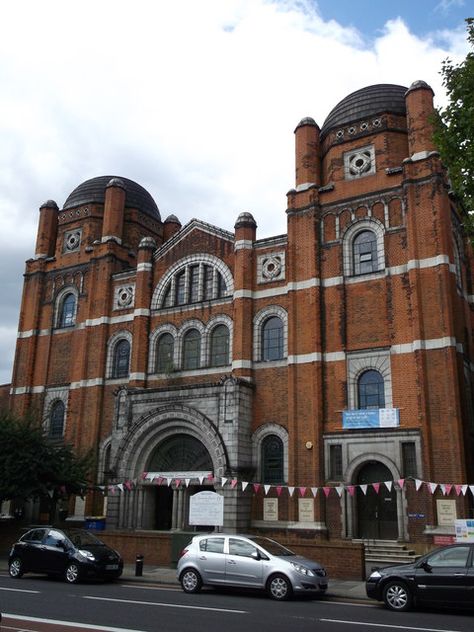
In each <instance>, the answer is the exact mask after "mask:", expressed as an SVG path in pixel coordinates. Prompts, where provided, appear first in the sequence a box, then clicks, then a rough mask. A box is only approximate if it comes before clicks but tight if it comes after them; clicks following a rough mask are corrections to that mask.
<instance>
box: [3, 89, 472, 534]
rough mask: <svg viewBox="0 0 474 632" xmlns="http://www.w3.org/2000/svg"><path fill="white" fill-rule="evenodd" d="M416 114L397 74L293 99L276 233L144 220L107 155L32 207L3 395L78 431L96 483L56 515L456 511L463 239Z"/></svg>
mask: <svg viewBox="0 0 474 632" xmlns="http://www.w3.org/2000/svg"><path fill="white" fill-rule="evenodd" d="M432 112H433V93H432V90H431V88H430V87H429V86H428V85H427V84H426V83H424V82H423V81H417V82H415V83H414V84H413V85H412V86H411V87H410V88H408V89H407V88H406V87H403V86H398V85H386V84H383V85H374V86H370V87H367V88H364V89H361V90H358V91H357V92H354V93H352V94H350V95H348V96H347V97H346V98H344V99H343V100H342V101H341V102H340V103H339V104H338V105H336V107H335V108H334V109H333V110H332V111H331V112H330V114H329V116H328V117H327V118H326V120H325V122H324V124H323V125H322V127H321V128H320V127H319V126H318V124H317V123H316V122H315V121H314V120H313V119H311V118H305V119H303V120H302V121H301V122H300V123H299V124H298V125H297V127H296V130H295V142H296V158H295V185H294V188H293V189H291V190H290V191H289V192H288V194H287V211H286V214H287V225H288V229H287V233H286V234H284V235H277V236H274V237H268V238H265V239H259V238H258V231H257V222H256V220H255V219H254V217H253V216H252V215H251V214H250V213H247V212H245V213H241V214H240V215H239V216H238V217H237V218H236V223H235V230H234V231H233V232H229V231H227V230H223V229H222V228H220V227H217V226H212V225H210V224H208V223H205V222H203V221H200V220H199V219H192V220H191V221H190V222H188V223H186V224H184V225H182V224H181V222H180V221H179V219H178V218H177V217H175V216H174V215H170V216H169V217H167V218H166V219H163V218H162V217H161V215H160V211H159V209H158V206H157V204H156V203H155V201H154V200H153V198H152V197H151V195H150V194H149V193H148V192H147V191H146V190H145V189H144V188H143V187H141V186H140V185H139V184H137V183H135V182H133V181H131V180H129V179H127V178H125V177H115V176H114V177H113V176H102V177H96V178H92V179H90V180H87V181H86V182H83V183H82V184H80V185H79V186H78V187H77V188H76V189H75V190H74V191H72V193H71V194H70V195H69V197H68V198H67V200H66V201H65V203H64V205H63V207H62V208H61V209H59V208H58V206H57V204H56V203H55V202H54V201H52V200H48V201H47V202H45V203H44V204H43V205H42V206H41V208H40V213H39V227H38V234H37V242H36V250H35V253H34V256H33V257H32V258H31V259H29V260H28V261H27V263H26V273H25V280H24V292H23V300H22V306H21V314H20V322H19V332H18V341H17V349H16V358H15V364H14V370H13V377H12V384H11V391H10V406H11V408H12V409H13V410H15V411H17V412H20V413H22V412H24V411H26V410H27V409H29V408H33V409H35V410H39V411H40V412H41V414H42V418H43V423H44V428H45V431H46V432H47V434H48V435H49V436H50V437H51V439H52V440H64V441H66V442H70V443H72V444H73V445H74V446H76V447H77V448H78V449H81V450H85V449H89V448H92V449H93V450H94V451H95V454H96V457H97V459H96V462H97V465H96V472H95V483H96V485H97V486H98V488H99V489H103V490H104V492H105V494H106V496H105V499H106V500H107V502H106V503H105V504H104V506H103V505H102V503H104V497H103V496H102V494H101V493H98V492H95V493H91V494H89V495H88V496H87V498H86V500H85V506H84V503H83V501H81V499H79V498H78V499H76V502H75V503H74V500H71V506H70V513H71V514H74V517H76V518H78V517H80V516H84V514H86V515H87V514H93V515H94V514H96V515H97V514H101V513H102V512H105V513H106V520H107V528H115V529H141V530H170V529H177V530H179V529H189V528H190V522H191V521H190V513H189V507H190V498H191V497H192V495H193V494H195V493H196V492H198V491H202V490H214V491H215V492H217V493H218V494H219V495H220V496H222V497H223V499H224V503H223V505H224V510H223V511H224V519H223V522H224V524H223V527H224V529H227V530H238V531H245V530H248V529H269V530H272V531H273V532H275V531H278V529H284V530H287V531H288V530H292V529H293V530H295V531H296V532H298V530H300V532H301V530H304V532H305V533H310V534H311V535H312V536H314V537H316V538H327V537H330V538H331V537H334V538H347V539H355V538H380V539H394V540H402V541H408V540H411V541H417V540H418V541H420V540H422V539H423V538H425V539H426V537H427V536H429V535H433V534H438V535H440V534H441V535H446V534H448V535H449V534H452V533H454V518H455V517H458V518H467V517H469V516H471V515H472V491H471V490H470V488H469V487H468V485H469V483H470V482H472V483H474V473H473V462H472V455H473V449H472V446H473V443H472V439H473V431H474V426H473V414H472V387H471V383H472V368H473V357H472V354H473V341H472V327H471V305H472V298H473V293H472V276H471V275H472V270H471V267H472V254H471V247H470V243H469V241H468V240H467V238H466V236H465V234H464V232H463V210H462V208H461V207H460V206H459V204H458V203H457V202H456V200H455V199H454V198H453V196H452V195H450V190H449V182H448V180H447V177H446V172H445V170H444V169H443V166H442V165H441V163H440V159H439V155H438V154H437V152H436V151H435V148H434V146H433V143H432V140H431V131H432V130H431V123H430V120H431V119H430V116H431V114H432ZM257 220H258V218H257ZM440 501H441V502H440ZM193 524H194V523H193Z"/></svg>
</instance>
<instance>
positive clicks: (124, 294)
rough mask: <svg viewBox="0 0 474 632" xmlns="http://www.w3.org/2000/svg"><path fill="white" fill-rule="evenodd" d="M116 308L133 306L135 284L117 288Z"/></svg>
mask: <svg viewBox="0 0 474 632" xmlns="http://www.w3.org/2000/svg"><path fill="white" fill-rule="evenodd" d="M115 292H116V293H115V297H116V298H115V303H116V309H126V308H127V307H131V305H132V304H133V299H134V295H135V286H134V285H124V286H121V287H119V288H117V289H116V290H115Z"/></svg>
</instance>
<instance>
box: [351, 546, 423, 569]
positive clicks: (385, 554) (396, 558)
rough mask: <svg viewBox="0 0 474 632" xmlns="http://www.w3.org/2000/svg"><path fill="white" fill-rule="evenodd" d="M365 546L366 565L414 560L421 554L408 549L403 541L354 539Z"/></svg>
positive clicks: (386, 564) (385, 564)
mask: <svg viewBox="0 0 474 632" xmlns="http://www.w3.org/2000/svg"><path fill="white" fill-rule="evenodd" d="M355 541H356V542H361V543H362V544H363V545H364V548H365V563H366V565H367V566H370V567H374V566H382V565H383V566H388V565H395V564H406V563H412V562H416V560H417V559H419V558H420V557H421V556H420V555H417V553H416V552H415V551H413V550H412V549H409V548H408V546H407V544H405V543H404V542H397V541H396V540H355Z"/></svg>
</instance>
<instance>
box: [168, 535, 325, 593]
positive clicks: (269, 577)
mask: <svg viewBox="0 0 474 632" xmlns="http://www.w3.org/2000/svg"><path fill="white" fill-rule="evenodd" d="M177 574H178V579H179V581H180V583H181V586H182V588H183V590H184V592H187V593H197V592H199V591H200V590H201V587H202V586H203V585H208V586H237V587H246V588H262V589H265V590H266V591H267V593H268V595H269V596H270V597H272V598H273V599H278V600H284V599H289V598H290V597H291V596H292V595H293V594H302V593H306V594H313V595H321V594H324V593H325V592H326V590H327V587H328V582H327V573H326V571H325V569H324V568H323V567H322V566H321V564H319V563H318V562H314V561H312V560H309V559H307V558H305V557H301V556H299V555H296V554H295V553H293V552H292V551H290V550H289V549H287V548H285V547H284V546H282V545H281V544H279V543H278V542H275V540H270V539H269V538H264V537H261V536H257V535H234V534H225V533H212V534H207V535H197V536H194V537H193V539H192V540H191V542H190V543H189V544H188V545H187V546H186V547H185V548H184V549H183V551H182V553H181V557H180V559H179V561H178V567H177Z"/></svg>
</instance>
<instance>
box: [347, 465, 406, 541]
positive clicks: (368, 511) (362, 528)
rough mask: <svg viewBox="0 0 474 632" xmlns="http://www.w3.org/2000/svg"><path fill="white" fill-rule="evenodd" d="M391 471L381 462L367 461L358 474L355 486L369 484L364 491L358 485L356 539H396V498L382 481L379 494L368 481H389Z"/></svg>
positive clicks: (394, 492)
mask: <svg viewBox="0 0 474 632" xmlns="http://www.w3.org/2000/svg"><path fill="white" fill-rule="evenodd" d="M392 479H393V476H392V473H391V472H390V470H389V469H388V467H386V466H385V465H384V464H383V463H380V462H379V461H371V462H370V463H366V464H365V465H364V466H363V467H361V469H360V470H359V473H358V475H357V481H356V484H357V485H369V487H368V489H367V493H366V494H364V493H363V491H362V490H361V489H360V488H359V487H358V488H357V516H358V521H357V522H358V535H359V538H363V539H371V540H395V539H397V537H398V520H397V498H396V491H395V489H394V488H393V486H392V489H391V490H390V491H389V490H388V489H387V486H386V485H384V484H383V483H382V485H380V488H379V491H378V493H376V491H375V490H374V489H373V488H372V487H371V485H370V484H371V483H380V482H381V481H391V480H392Z"/></svg>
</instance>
